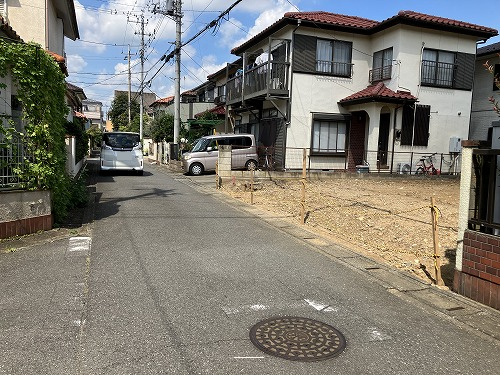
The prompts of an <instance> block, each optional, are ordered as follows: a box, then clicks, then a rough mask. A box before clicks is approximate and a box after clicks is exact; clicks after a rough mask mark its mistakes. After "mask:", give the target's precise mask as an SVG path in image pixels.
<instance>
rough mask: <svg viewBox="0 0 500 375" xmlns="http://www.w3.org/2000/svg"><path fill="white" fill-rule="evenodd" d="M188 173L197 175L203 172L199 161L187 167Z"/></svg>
mask: <svg viewBox="0 0 500 375" xmlns="http://www.w3.org/2000/svg"><path fill="white" fill-rule="evenodd" d="M189 173H191V174H192V175H193V176H199V175H200V174H202V173H203V165H201V164H200V163H193V164H191V166H190V167H189Z"/></svg>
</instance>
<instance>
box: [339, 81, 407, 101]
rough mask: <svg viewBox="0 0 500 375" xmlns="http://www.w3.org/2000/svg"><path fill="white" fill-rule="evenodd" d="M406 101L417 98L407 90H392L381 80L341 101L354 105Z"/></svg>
mask: <svg viewBox="0 0 500 375" xmlns="http://www.w3.org/2000/svg"><path fill="white" fill-rule="evenodd" d="M406 101H411V102H415V101H417V98H416V97H414V96H413V95H412V94H410V93H409V92H407V91H392V90H391V89H390V88H388V87H387V86H386V85H385V84H384V83H383V82H379V83H377V84H375V85H371V86H368V87H367V88H366V89H364V90H361V91H358V92H356V93H354V94H352V95H349V96H348V97H346V98H344V99H341V100H340V101H339V103H340V104H341V105H352V104H360V103H367V102H384V103H401V102H406Z"/></svg>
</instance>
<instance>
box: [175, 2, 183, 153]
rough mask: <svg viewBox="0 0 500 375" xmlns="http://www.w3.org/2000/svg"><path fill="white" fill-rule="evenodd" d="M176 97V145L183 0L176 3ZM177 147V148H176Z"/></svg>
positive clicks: (178, 115) (179, 109) (176, 138)
mask: <svg viewBox="0 0 500 375" xmlns="http://www.w3.org/2000/svg"><path fill="white" fill-rule="evenodd" d="M174 16H175V24H176V30H175V31H176V32H175V97H174V145H177V142H178V141H179V130H180V125H181V35H182V0H177V1H175V14H174ZM174 147H175V146H174Z"/></svg>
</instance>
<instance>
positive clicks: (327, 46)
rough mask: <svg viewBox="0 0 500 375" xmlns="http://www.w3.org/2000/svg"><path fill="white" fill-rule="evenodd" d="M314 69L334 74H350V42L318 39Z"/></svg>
mask: <svg viewBox="0 0 500 375" xmlns="http://www.w3.org/2000/svg"><path fill="white" fill-rule="evenodd" d="M316 71H317V72H322V73H331V74H333V75H336V76H342V77H350V76H351V43H348V42H341V41H337V40H323V39H318V40H317V45H316Z"/></svg>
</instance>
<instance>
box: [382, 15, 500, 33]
mask: <svg viewBox="0 0 500 375" xmlns="http://www.w3.org/2000/svg"><path fill="white" fill-rule="evenodd" d="M394 21H396V22H397V23H408V22H410V23H416V24H417V25H420V26H425V25H426V24H427V25H431V24H432V25H434V26H441V27H448V28H453V29H461V30H463V31H469V32H473V33H474V32H480V33H487V34H490V33H491V34H492V35H490V36H494V35H497V34H498V30H495V29H493V28H491V27H486V26H481V25H476V24H473V23H469V22H463V21H457V20H453V19H450V18H444V17H439V16H432V15H429V14H424V13H418V12H414V11H412V10H402V11H400V12H399V13H398V14H397V15H396V16H394V17H391V18H389V19H387V20H385V21H382V22H381V23H380V26H384V25H385V24H392V23H394Z"/></svg>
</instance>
